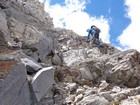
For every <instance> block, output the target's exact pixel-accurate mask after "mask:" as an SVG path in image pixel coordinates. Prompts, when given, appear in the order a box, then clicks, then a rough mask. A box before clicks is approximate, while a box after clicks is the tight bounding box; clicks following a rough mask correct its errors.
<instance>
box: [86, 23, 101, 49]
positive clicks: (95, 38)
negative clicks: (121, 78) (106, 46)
mask: <svg viewBox="0 0 140 105" xmlns="http://www.w3.org/2000/svg"><path fill="white" fill-rule="evenodd" d="M100 32H101V30H100V29H99V28H98V27H96V26H95V25H92V26H91V28H90V29H89V30H88V38H87V46H88V47H89V43H90V42H91V43H92V47H93V45H94V44H95V45H97V46H98V47H99V48H101V47H102V44H101V42H100V40H99V33H100ZM90 36H92V38H90Z"/></svg>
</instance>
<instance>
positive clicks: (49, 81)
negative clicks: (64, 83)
mask: <svg viewBox="0 0 140 105" xmlns="http://www.w3.org/2000/svg"><path fill="white" fill-rule="evenodd" d="M54 83H55V81H54V68H53V67H46V68H43V69H41V70H40V71H38V72H37V73H36V74H35V76H34V77H33V79H32V81H31V87H32V89H33V92H34V94H35V98H36V99H37V101H38V102H39V101H40V100H41V98H43V96H44V95H45V94H47V92H49V91H51V89H52V85H53V84H54Z"/></svg>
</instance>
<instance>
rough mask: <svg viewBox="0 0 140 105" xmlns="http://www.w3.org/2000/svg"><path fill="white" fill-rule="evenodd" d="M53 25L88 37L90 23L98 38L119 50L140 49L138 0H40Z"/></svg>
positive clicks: (139, 8) (139, 7) (139, 6)
mask: <svg viewBox="0 0 140 105" xmlns="http://www.w3.org/2000/svg"><path fill="white" fill-rule="evenodd" d="M39 1H40V2H44V4H45V5H44V9H45V11H46V12H48V13H49V14H50V16H51V17H52V18H53V23H54V26H55V27H60V28H66V29H70V30H73V31H74V32H76V33H77V34H79V35H81V36H87V34H88V33H87V32H86V30H87V29H89V28H90V26H91V25H96V26H97V27H99V28H100V29H101V33H100V38H101V39H102V41H103V42H105V43H109V44H112V45H113V46H115V47H117V48H118V49H120V50H128V49H136V50H138V51H140V26H139V25H140V12H139V10H140V0H39Z"/></svg>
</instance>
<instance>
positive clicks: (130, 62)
mask: <svg viewBox="0 0 140 105" xmlns="http://www.w3.org/2000/svg"><path fill="white" fill-rule="evenodd" d="M43 9H44V6H43V4H42V3H40V2H39V1H38V0H1V1H0V23H1V24H0V105H68V104H70V105H132V104H134V105H139V104H140V101H139V100H140V97H139V94H140V53H139V52H138V51H137V50H134V49H131V50H127V51H123V52H122V51H119V50H118V49H116V48H115V47H113V46H112V45H110V44H106V43H104V42H103V47H101V48H98V47H96V46H94V47H93V48H90V49H89V48H86V37H83V36H80V35H77V34H76V33H74V32H73V31H72V30H66V29H61V28H54V26H53V23H52V18H51V17H50V16H49V14H48V13H46V12H45V11H44V10H43Z"/></svg>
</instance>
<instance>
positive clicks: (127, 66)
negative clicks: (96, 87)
mask: <svg viewBox="0 0 140 105" xmlns="http://www.w3.org/2000/svg"><path fill="white" fill-rule="evenodd" d="M139 62H140V53H139V52H138V51H136V50H127V51H124V52H122V53H117V54H114V55H112V56H111V59H109V60H108V62H106V64H105V67H106V69H107V70H108V72H107V74H105V75H106V76H107V80H108V81H109V82H111V83H116V84H123V85H126V86H128V87H136V86H138V85H139V84H140V82H139V80H140V63H139Z"/></svg>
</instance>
